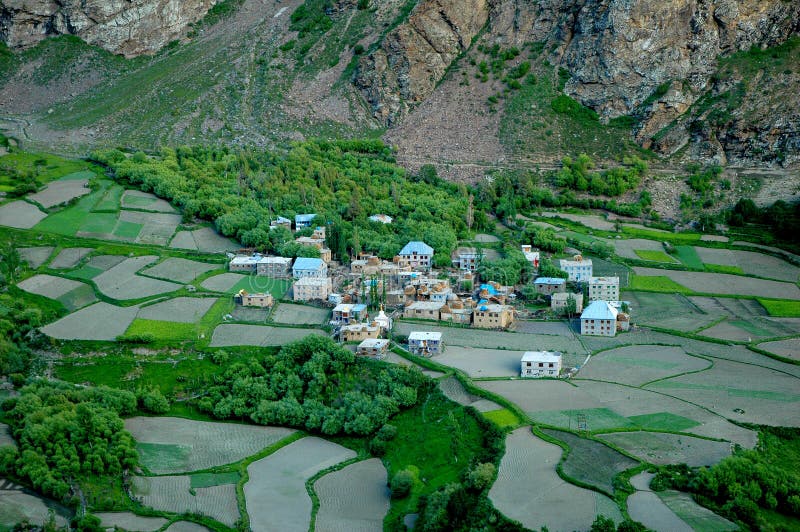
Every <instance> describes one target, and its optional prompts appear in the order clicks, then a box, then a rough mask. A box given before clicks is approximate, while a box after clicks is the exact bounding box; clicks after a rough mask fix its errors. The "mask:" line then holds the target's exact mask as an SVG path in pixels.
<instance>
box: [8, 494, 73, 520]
mask: <svg viewBox="0 0 800 532" xmlns="http://www.w3.org/2000/svg"><path fill="white" fill-rule="evenodd" d="M51 509H53V510H56V511H55V520H56V525H58V526H59V527H66V526H67V524H68V519H66V518H65V512H63V511H58V510H60V509H59V508H58V507H56V506H55V504H53V503H52V502H50V501H48V500H46V499H43V498H41V497H36V496H34V495H30V494H28V493H25V492H23V491H21V490H18V489H12V490H2V491H0V528H2V529H3V530H11V529H12V527H14V525H16V524H17V523H20V522H22V521H29V522H30V523H31V524H33V525H39V526H42V525H44V524H45V523H47V521H48V519H49V518H50V514H49V512H50V510H51Z"/></svg>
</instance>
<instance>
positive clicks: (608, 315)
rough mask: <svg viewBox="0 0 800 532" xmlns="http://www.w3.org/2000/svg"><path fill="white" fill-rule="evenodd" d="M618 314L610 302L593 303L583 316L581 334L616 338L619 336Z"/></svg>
mask: <svg viewBox="0 0 800 532" xmlns="http://www.w3.org/2000/svg"><path fill="white" fill-rule="evenodd" d="M617 314H618V312H617V309H615V308H614V307H613V306H611V305H610V304H609V303H608V301H593V302H592V303H591V304H590V305H589V306H588V307H586V308H585V309H584V311H583V313H582V314H581V334H582V335H590V336H615V335H616V334H617Z"/></svg>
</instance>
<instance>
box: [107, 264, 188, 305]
mask: <svg viewBox="0 0 800 532" xmlns="http://www.w3.org/2000/svg"><path fill="white" fill-rule="evenodd" d="M157 259H158V257H155V256H152V255H146V256H143V257H132V258H128V259H125V260H124V261H122V262H121V263H119V264H117V265H116V266H113V267H112V268H110V269H108V270H107V271H105V272H103V273H101V274H100V275H98V276H97V277H95V278H94V282H95V284H96V285H97V288H98V289H99V290H100V291H101V292H102V293H103V294H105V295H106V296H108V297H110V298H112V299H118V300H125V299H138V298H141V297H149V296H154V295H157V294H165V293H167V292H174V291H175V290H178V289H179V288H181V285H179V284H175V283H170V282H167V281H161V280H158V279H151V278H149V277H142V276H139V275H136V272H138V271H139V270H141V269H142V268H143V267H145V266H147V265H148V264H152V263H153V262H155V261H156V260H157Z"/></svg>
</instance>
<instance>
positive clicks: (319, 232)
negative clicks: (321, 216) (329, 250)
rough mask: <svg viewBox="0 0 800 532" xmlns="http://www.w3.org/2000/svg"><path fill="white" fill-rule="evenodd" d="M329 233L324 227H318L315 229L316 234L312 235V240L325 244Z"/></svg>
mask: <svg viewBox="0 0 800 532" xmlns="http://www.w3.org/2000/svg"><path fill="white" fill-rule="evenodd" d="M326 234H327V232H326V231H325V226H324V225H318V226H316V227H315V228H314V232H313V233H311V238H313V239H314V240H321V241H322V242H323V243H324V242H325V238H326Z"/></svg>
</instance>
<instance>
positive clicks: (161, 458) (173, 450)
mask: <svg viewBox="0 0 800 532" xmlns="http://www.w3.org/2000/svg"><path fill="white" fill-rule="evenodd" d="M136 450H137V451H139V462H140V463H141V464H158V466H159V467H160V468H163V469H178V470H179V469H182V468H183V467H184V465H185V464H186V462H187V461H188V459H189V454H191V452H192V449H191V447H189V446H186V445H176V444H174V443H143V442H137V443H136ZM193 487H194V486H193Z"/></svg>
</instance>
